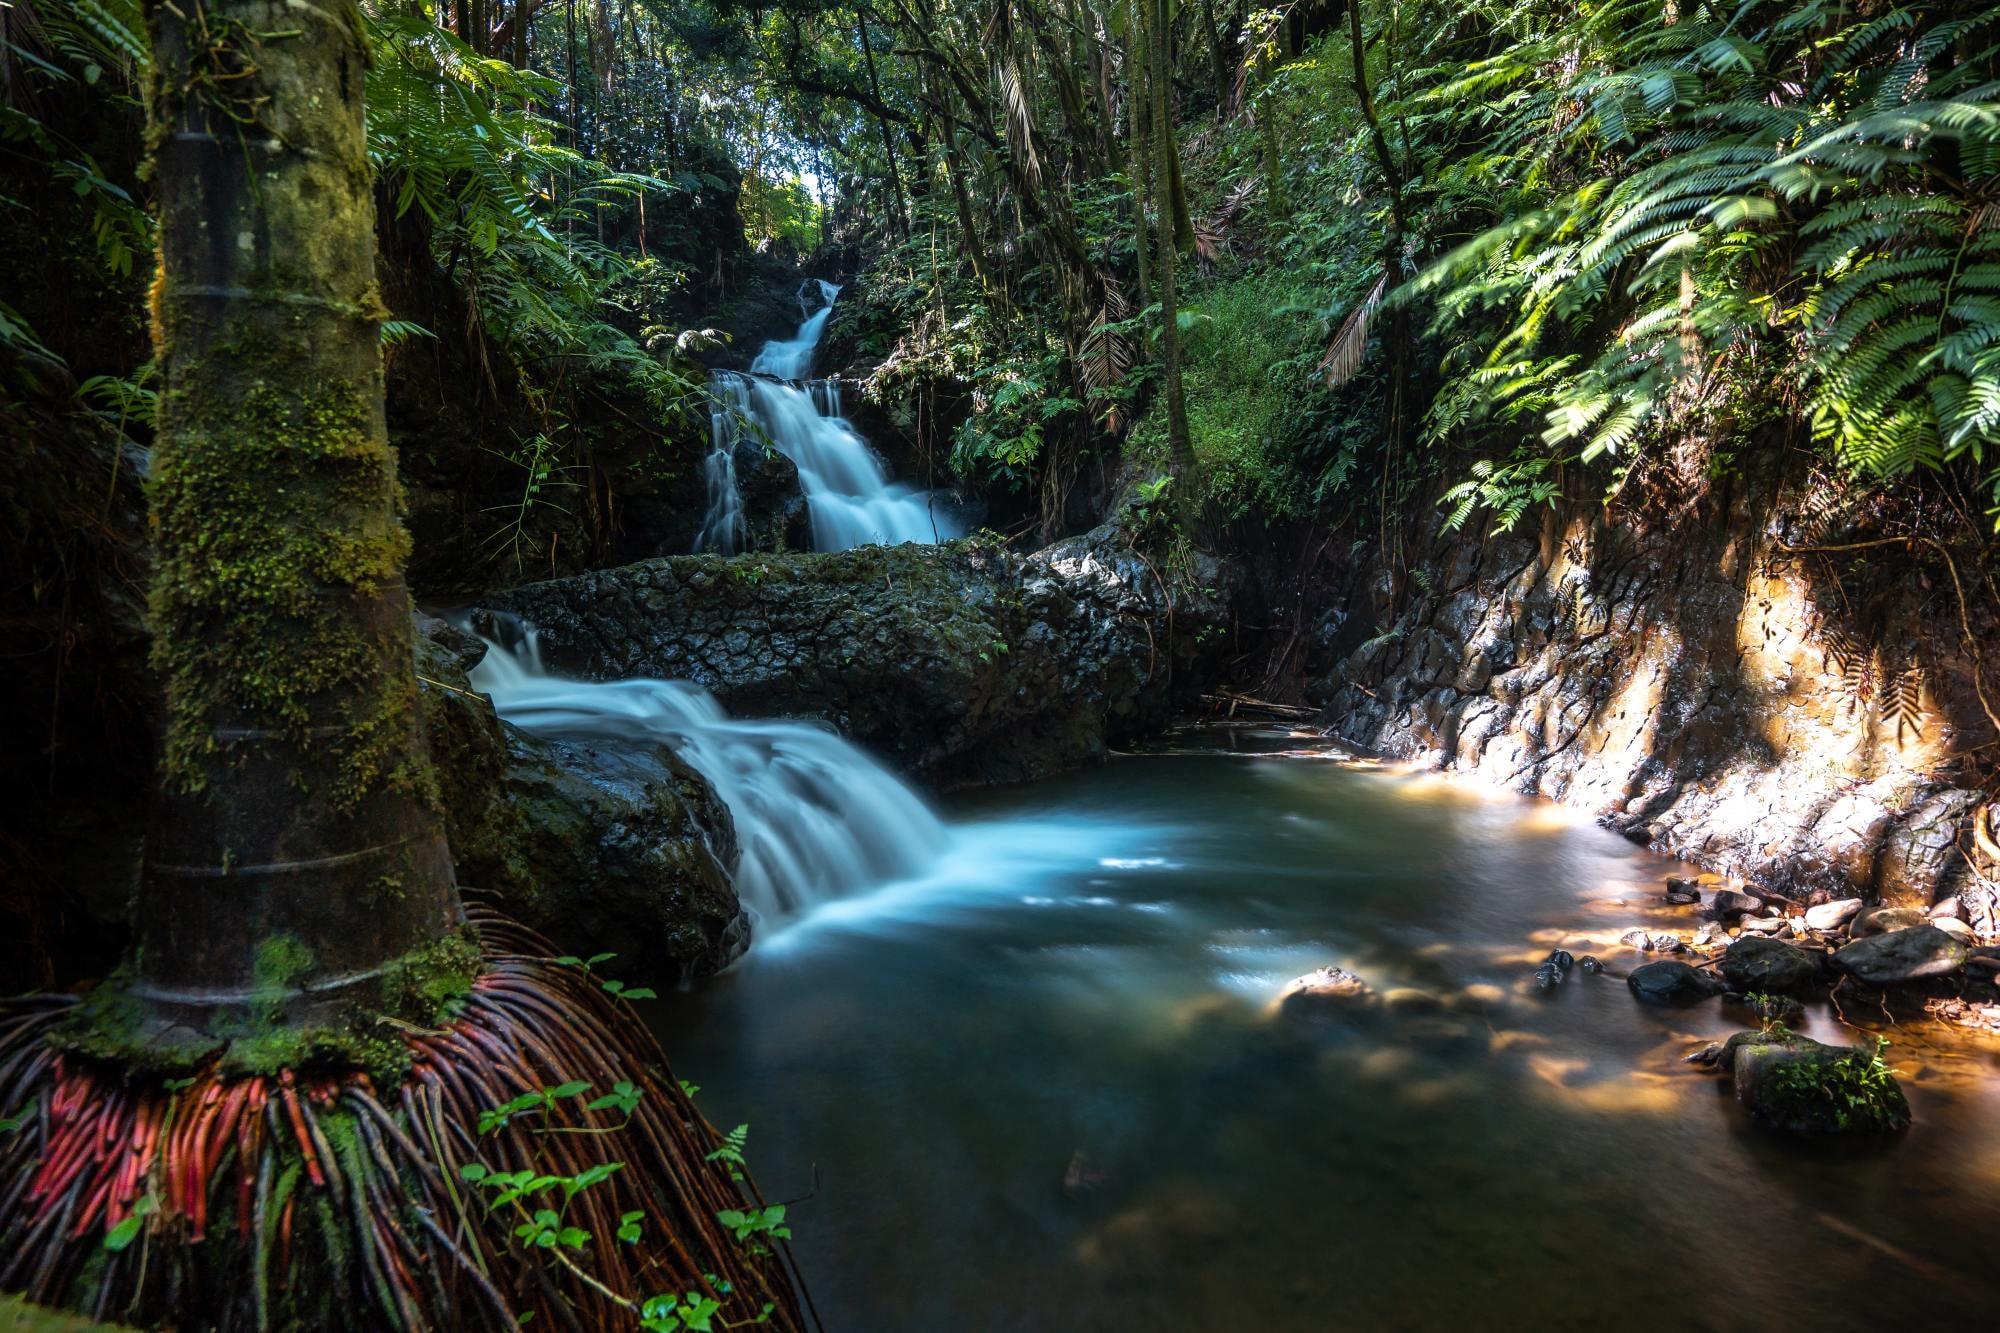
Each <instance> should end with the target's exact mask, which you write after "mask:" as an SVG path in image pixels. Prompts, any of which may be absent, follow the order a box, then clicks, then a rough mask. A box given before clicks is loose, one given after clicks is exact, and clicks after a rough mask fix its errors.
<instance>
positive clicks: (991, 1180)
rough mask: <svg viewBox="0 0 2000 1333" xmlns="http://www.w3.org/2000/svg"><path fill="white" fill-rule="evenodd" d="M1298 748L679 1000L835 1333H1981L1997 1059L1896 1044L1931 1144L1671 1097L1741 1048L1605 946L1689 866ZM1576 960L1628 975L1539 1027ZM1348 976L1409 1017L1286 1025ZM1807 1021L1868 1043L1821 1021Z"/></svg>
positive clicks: (1129, 808) (1059, 805)
mask: <svg viewBox="0 0 2000 1333" xmlns="http://www.w3.org/2000/svg"><path fill="white" fill-rule="evenodd" d="M1300 743H1301V742H1299V741H1297V740H1293V739H1288V738H1285V737H1283V736H1281V735H1279V734H1277V733H1269V734H1260V733H1259V732H1257V731H1256V730H1254V729H1253V730H1243V729H1238V730H1226V731H1207V732H1196V733H1184V734H1183V735H1182V736H1181V737H1179V738H1178V739H1177V740H1176V741H1174V742H1172V744H1171V752H1169V753H1161V754H1155V755H1150V756H1146V757H1133V758H1125V759H1121V760H1117V761H1114V762H1113V763H1112V764H1110V765H1109V766H1107V767H1103V768H1099V769H1096V770H1093V771H1089V772H1085V773H1081V774H1077V775H1074V776H1071V777H1068V778H1065V779H1061V780H1057V781H1052V782H1047V783H1043V784H1040V785H1037V786H1034V787H1032V788H1027V789H1017V790H1011V791H1006V792H998V793H992V792H989V793H983V794H979V795H976V796H970V797H965V798H962V799H957V800H954V801H952V802H951V803H950V805H949V808H948V810H947V811H946V818H947V824H948V828H949V845H948V848H947V850H946V851H945V852H944V854H943V856H942V858H941V859H940V860H938V861H937V862H936V863H934V864H933V865H932V866H931V867H930V868H929V869H928V870H927V871H925V872H924V873H923V874H922V876H921V877H919V878H914V879H907V880H903V881H900V882H893V883H887V884H882V885H879V886H876V887H874V888H872V889H868V890H864V891H862V892H859V893H854V894H849V895H847V896H845V897H842V898H839V899H837V900H834V901H831V902H824V903H821V904H820V905H818V906H816V907H813V908H811V909H809V910H807V911H805V912H804V913H803V914H801V915H798V916H796V917H793V918H792V919H790V920H788V921H766V922H764V923H763V924H762V925H761V926H760V933H759V937H758V940H757V943H756V944H755V946H754V947H753V948H752V950H751V951H750V953H749V954H748V955H747V956H746V957H745V958H744V959H743V960H742V961H741V962H740V963H738V964H737V965H736V966H735V967H733V968H731V969H730V970H729V971H728V972H726V973H725V974H724V975H722V976H721V977H719V978H716V979H714V980H712V981H710V982H708V983H705V984H703V985H701V986H700V987H698V988H696V989H694V990H693V991H692V992H691V993H687V994H683V995H681V996H678V997H676V998H675V999H674V1000H672V1001H671V1002H670V1003H665V1004H662V1005H660V1006H659V1008H658V1018H657V1026H658V1028H659V1031H660V1035H661V1037H662V1039H663V1040H664V1042H665V1044H666V1046H667V1049H668V1050H669V1051H670V1052H671V1054H672V1058H673V1060H674V1064H675V1072H676V1074H677V1075H678V1076H679V1077H681V1078H684V1079H687V1080H690V1081H691V1082H693V1083H695V1084H698V1085H701V1086H702V1087H703V1089H704V1090H703V1091H702V1092H701V1093H700V1095H699V1097H698V1102H699V1104H701V1105H702V1106H703V1107H704V1109H705V1110H706V1111H707V1113H708V1114H709V1116H710V1117H711V1118H712V1119H714V1120H715V1121H716V1122H717V1123H719V1124H720V1125H722V1126H723V1127H724V1128H727V1127H728V1126H730V1125H733V1124H736V1123H738V1122H740V1121H748V1122H750V1127H751V1129H750V1139H749V1147H750V1158H751V1161H752V1163H753V1164H754V1166H755V1168H756V1170H757V1174H758V1179H759V1181H760V1182H761V1184H762V1185H763V1187H764V1188H765V1190H766V1191H767V1193H768V1194H769V1195H770V1197H772V1198H773V1199H797V1200H798V1201H796V1202H793V1203H792V1205H791V1222H792V1224H793V1226H794V1230H795V1234H796V1239H795V1241H794V1244H795V1246H796V1248H797V1252H798V1255H799V1258H800V1261H801V1263H802V1265H803V1267H804V1270H805V1272H806V1273H807V1275H808V1276H809V1278H810V1281H811V1283H812V1291H813V1295H814V1298H815V1300H816V1301H817V1304H818V1307H819V1311H820V1313H821V1315H822V1316H823V1317H824V1318H825V1321H826V1325H827V1327H829V1328H832V1329H840V1330H867V1331H868V1333H883V1331H885V1330H913V1331H916V1330H946V1329H980V1330H993V1329H1045V1328H1054V1327H1063V1328H1086V1329H1135V1330H1136V1329H1155V1328H1171V1329H1218V1330H1222V1329H1259V1330H1265V1329H1273V1330H1292V1329H1298V1330H1308V1329H1328V1328H1355V1329H1391V1328H1393V1329H1431V1328H1438V1329H1443V1328H1464V1327H1506V1328H1518V1327H1528V1326H1532V1325H1536V1324H1539V1323H1541V1322H1542V1321H1545V1320H1554V1321H1558V1322H1560V1323H1562V1324H1564V1325H1568V1324H1572V1323H1574V1322H1576V1321H1579V1320H1581V1321H1591V1320H1607V1321H1613V1324H1614V1326H1617V1327H1628V1328H1629V1327H1638V1328H1660V1329H1667V1328H1676V1329H1678V1328H1689V1327H1693V1328H1702V1329H1718V1330H1734V1329H1744V1330H1751V1329H1757V1330H1768V1329H1772V1328H1786V1327H1800V1326H1802V1324H1801V1316H1800V1314H1799V1312H1801V1311H1804V1310H1811V1311H1812V1312H1813V1313H1812V1315H1811V1316H1810V1320H1809V1322H1810V1324H1811V1326H1812V1327H1814V1328H1815V1329H1829V1328H1854V1329H1862V1328H1868V1329H1877V1330H1879V1329H1881V1328H1883V1327H1885V1326H1893V1324H1894V1323H1895V1322H1897V1321H1901V1322H1907V1321H1910V1320H1911V1319H1912V1318H1915V1319H1917V1320H1918V1321H1920V1322H1921V1323H1923V1324H1928V1323H1929V1322H1931V1321H1933V1320H1943V1319H1947V1318H1963V1319H1966V1320H1977V1321H1978V1322H1979V1323H1980V1324H1981V1325H1982V1326H1983V1325H1986V1324H1989V1323H1990V1320H1991V1317H1992V1311H1993V1310H1994V1309H1995V1308H1996V1306H1995V1301H1996V1300H2000V1282H1996V1278H1995V1275H1994V1270H1993V1268H1992V1266H1991V1263H1990V1256H1991V1255H1992V1254H1993V1253H1995V1252H1996V1251H2000V1079H1996V1078H1994V1074H1995V1073H1996V1068H1995V1062H1994V1057H1993V1056H1992V1055H1991V1053H1990V1052H1975V1051H1969V1050H1968V1049H1966V1048H1963V1047H1960V1048H1956V1049H1954V1048H1951V1047H1940V1048H1938V1049H1931V1048H1930V1047H1928V1046H1927V1045H1926V1034H1925V1031H1924V1030H1923V1029H1921V1028H1917V1027H1906V1028H1904V1029H1901V1030H1897V1031H1895V1032H1892V1033H1891V1035H1892V1036H1893V1037H1894V1038H1895V1045H1893V1046H1892V1047H1891V1048H1890V1051H1889V1055H1888V1058H1889V1060H1890V1062H1891V1064H1892V1065H1893V1066H1894V1067H1895V1068H1896V1070H1897V1072H1898V1073H1899V1075H1900V1076H1902V1078H1903V1080H1904V1084H1905V1087H1906V1089H1907V1091H1908V1093H1909V1095H1910V1099H1911V1103H1912V1106H1913V1108H1914V1111H1915V1116H1916V1123H1915V1126H1914V1128H1912V1130H1911V1131H1910V1132H1909V1134H1908V1136H1907V1138H1906V1139H1905V1140H1904V1141H1902V1142H1899V1143H1896V1144H1893V1145H1890V1146H1888V1147H1887V1148H1885V1149H1882V1150H1879V1151H1871V1152H1859V1153H1841V1154H1835V1153H1832V1152H1829V1151H1827V1150H1824V1149H1813V1148H1804V1147H1799V1146H1796V1145H1793V1144H1789V1143H1785V1142H1781V1141H1778V1140H1776V1139H1774V1138H1772V1137H1770V1136H1769V1135H1767V1134H1766V1133H1764V1132H1763V1131H1761V1130H1759V1129H1757V1128H1756V1127H1754V1126H1752V1125H1751V1124H1749V1123H1748V1122H1747V1121H1746V1119H1745V1117H1744V1116H1743V1115H1742V1113H1741V1112H1740V1110H1739V1109H1738V1108H1737V1107H1736V1106H1734V1105H1733V1103H1732V1101H1731V1098H1730V1094H1729V1092H1728V1089H1727V1085H1726V1083H1725V1082H1723V1081H1721V1080H1717V1079H1715V1078H1713V1077H1711V1076H1709V1075H1707V1074H1705V1073H1702V1072H1699V1071H1696V1070H1693V1069H1690V1068H1688V1067H1686V1066H1684V1065H1683V1064H1682V1063H1681V1057H1682V1056H1683V1055H1684V1054H1686V1053H1687V1052H1688V1051H1689V1050H1691V1049H1692V1048H1693V1047H1694V1045H1695V1044H1696V1042H1697V1041H1698V1040H1699V1039H1702V1038H1705V1037H1709V1036H1713V1035H1720V1034H1723V1033H1726V1032H1729V1031H1732V1030H1735V1029H1736V1028H1739V1027H1741V1026H1744V1025H1745V1024H1744V1023H1743V1022H1741V1021H1735V1020H1734V1019H1733V1018H1732V1016H1731V1015H1730V1014H1729V1013H1727V1012H1725V1011H1723V1010H1721V1009H1719V1008H1718V1006H1717V1005H1716V1004H1714V1003H1710V1004H1707V1005H1705V1006H1702V1007H1699V1008H1695V1009H1691V1010H1685V1009H1683V1010H1675V1009H1652V1008H1647V1007H1644V1006H1641V1005H1639V1004H1637V1003H1636V1002H1635V1001H1634V1000H1633V998H1632V996H1631V994H1630V993H1629V991H1628V989H1627V987H1626V986H1625V985H1624V983H1623V981H1622V980H1621V979H1620V978H1621V977H1622V976H1623V975H1624V974H1625V973H1626V972H1628V971H1629V970H1630V969H1631V968H1632V967H1634V966H1636V965H1637V964H1638V963H1639V962H1642V961H1645V956H1643V955H1640V954H1637V953H1635V952H1633V951H1631V950H1629V949H1624V948H1621V947H1619V946H1618V945H1617V944H1616V943H1615V940H1616V939H1617V937H1618V935H1619V934H1620V933H1622V932H1623V931H1624V930H1626V929H1628V928H1630V927H1631V926H1634V925H1641V924H1643V925H1648V926H1652V927H1655V928H1659V929H1667V928H1671V927H1674V926H1679V927H1681V928H1682V929H1686V928H1687V927H1688V926H1690V925H1691V924H1692V920H1691V919H1690V918H1689V917H1688V915H1687V913H1688V911H1689V909H1686V908H1670V907H1667V906H1666V905H1665V904H1664V903H1662V902H1661V901H1660V898H1659V895H1660V888H1661V881H1662V878H1663V876H1664V875H1666V874H1667V873H1669V872H1677V871H1678V872H1679V873H1692V872H1688V871H1686V869H1685V867H1677V865H1676V863H1673V862H1669V861H1666V860H1663V859H1661V858H1658V857H1655V856H1653V855H1651V854H1648V853H1646V852H1643V851H1640V850H1638V849H1636V848H1634V847H1633V846H1632V845H1631V844H1629V843H1627V842H1625V841H1623V840H1622V839H1619V838H1617V837H1615V836H1613V835H1612V834H1609V833H1607V832H1604V831H1603V830H1600V829H1598V828H1596V827H1594V826H1592V825H1590V824H1589V823H1588V822H1587V821H1583V820H1581V819H1580V818H1579V817H1578V816H1576V815H1574V814H1571V813H1569V812H1565V811H1562V810H1560V809H1558V808H1556V807H1552V806H1549V805H1545V804H1539V803H1532V802H1529V801H1526V800H1524V799H1518V798H1514V797H1511V796H1505V795H1500V794H1496V793H1494V792H1492V791H1490V790H1482V789H1480V788H1477V787H1471V786H1466V785H1460V784H1455V783H1453V782H1450V781H1447V780H1445V779H1443V778H1439V777H1436V776H1429V775H1413V774H1405V773H1399V772H1396V771H1393V770H1387V769H1380V768H1374V767H1371V766H1367V765H1359V764H1350V763H1344V762H1333V761H1332V759H1333V757H1332V756H1330V755H1328V754H1325V753H1323V752H1320V753H1315V752H1312V751H1310V750H1308V751H1306V752H1304V753H1300V752H1297V751H1292V750H1291V747H1293V746H1295V745H1298V744H1300ZM1274 750H1277V751H1287V752H1288V754H1287V756H1286V757H1280V756H1279V755H1276V754H1270V753H1266V752H1269V751H1274ZM1558 946H1562V947H1567V948H1570V949H1572V950H1573V951H1575V952H1577V953H1578V954H1579V955H1581V954H1582V953H1584V952H1593V953H1596V954H1598V955H1599V956H1601V957H1602V959H1603V960H1604V962H1605V964H1606V965H1607V969H1608V970H1607V972H1606V973H1605V974H1604V975H1599V976H1590V975H1585V974H1584V973H1583V972H1582V971H1581V970H1579V971H1577V972H1575V973H1573V974H1572V975H1571V977H1570V979H1569V981H1568V982H1567V983H1566V984H1565V985H1563V986H1562V987H1560V988H1559V989H1558V990H1557V991H1556V992H1555V993H1554V994H1552V995H1548V996H1543V995H1539V994H1536V993H1535V992H1534V990H1533V989H1532V987H1531V985H1530V984H1529V982H1528V978H1529V975H1530V974H1531V972H1532V971H1533V969H1534V966H1535V964H1536V963H1537V962H1539V961H1540V960H1541V959H1542V958H1543V957H1545V956H1546V955H1547V954H1548V952H1549V951H1550V950H1551V949H1553V948H1555V947H1558ZM1329 963H1337V964H1340V965H1343V966H1346V967H1349V968H1351V969H1353V970H1354V971H1356V972H1359V973H1360V974H1361V975H1362V976H1364V977H1365V978H1367V980H1368V981H1369V982H1370V983H1371V984H1372V985H1373V986H1374V987H1375V988H1376V990H1377V991H1379V992H1385V993H1386V1003H1384V1004H1383V1005H1382V1006H1380V1007H1379V1010H1378V1011H1377V1012H1376V1013H1375V1014H1373V1015H1364V1016H1359V1017H1356V1018H1353V1019H1351V1020H1347V1019H1343V1020H1341V1021H1338V1022H1334V1023H1330V1024H1315V1025H1306V1026H1301V1025H1299V1024H1297V1023H1296V1022H1293V1021H1290V1020H1284V1019H1278V1018H1275V1017H1274V1016H1272V1015H1271V1014H1270V1012H1269V1008H1270V1001H1271V999H1272V997H1273V996H1274V995H1275V994H1276V993H1277V992H1278V991H1279V990H1280V988H1281V987H1282V986H1283V984H1284V982H1285V981H1286V980H1287V979H1288V978H1290V977H1293V976H1295V975H1298V974H1300V973H1302V972H1305V971H1307V970H1309V969H1311V968H1315V967H1319V966H1322V965H1325V964H1329ZM1806 1030H1807V1031H1809V1032H1811V1033H1812V1034H1813V1035H1815V1036H1818V1037H1820V1038H1821V1039H1823V1040H1842V1039H1847V1040H1852V1039H1854V1038H1853V1035H1852V1034H1851V1033H1850V1034H1846V1035H1845V1036H1843V1030H1842V1029H1841V1028H1840V1027H1839V1025H1838V1023H1837V1022H1836V1021H1835V1019H1834V1017H1833V1015H1832V1014H1831V1013H1830V1012H1829V1011H1826V1010H1825V1009H1824V1008H1823V1007H1822V1008H1820V1009H1816V1010H1815V1011H1813V1012H1812V1013H1811V1014H1810V1015H1809V1018H1808V1020H1807V1024H1806ZM815 1182H816V1189H815ZM798 1196H810V1197H805V1198H802V1199H801V1198H798Z"/></svg>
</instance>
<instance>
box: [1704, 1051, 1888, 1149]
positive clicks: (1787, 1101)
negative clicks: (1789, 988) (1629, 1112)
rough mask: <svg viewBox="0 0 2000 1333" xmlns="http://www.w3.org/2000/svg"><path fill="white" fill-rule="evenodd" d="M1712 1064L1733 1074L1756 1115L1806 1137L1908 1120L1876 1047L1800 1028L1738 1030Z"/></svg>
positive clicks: (1871, 1130) (1882, 1129) (1878, 1129)
mask: <svg viewBox="0 0 2000 1333" xmlns="http://www.w3.org/2000/svg"><path fill="white" fill-rule="evenodd" d="M1712 1063H1713V1064H1714V1065H1715V1067H1717V1068H1719V1069H1725V1070H1728V1071H1729V1072H1730V1074H1731V1075H1732V1076H1733V1078H1734V1082H1735V1088H1736V1100H1737V1101H1739V1102H1741V1103H1742V1104H1743V1106H1744V1107H1745V1108H1746V1109H1747V1110H1748V1111H1749V1112H1750V1115H1751V1117H1752V1118H1753V1119H1755V1120H1757V1121H1759V1122H1760V1123H1762V1124H1765V1125H1768V1126H1770V1127H1771V1128H1773V1129H1777V1130H1780V1131H1782V1132H1784V1133H1788V1134H1795V1135H1799V1136H1801V1137H1808V1138H1827V1137H1838V1136H1866V1135H1875V1134H1884V1133H1891V1132H1894V1131H1896V1130H1900V1129H1903V1128H1904V1127H1906V1126H1907V1125H1908V1124H1909V1123H1910V1106H1909V1102H1908V1101H1907V1100H1906V1099H1905V1098H1904V1096H1903V1090H1902V1087H1901V1086H1900V1085H1899V1084H1898V1083H1897V1082H1896V1077H1895V1075H1893V1074H1891V1073H1890V1072H1889V1071H1888V1069H1887V1068H1886V1067H1885V1066H1884V1065H1883V1064H1882V1063H1881V1060H1880V1058H1879V1055H1878V1053H1877V1052H1875V1051H1872V1050H1859V1049H1856V1048H1854V1047H1848V1046H1824V1045H1821V1044H1820V1043H1819V1042H1816V1041H1814V1040H1812V1039H1811V1038H1810V1037H1802V1036H1799V1035H1798V1034H1796V1033H1786V1034H1783V1035H1779V1034H1776V1033H1772V1032H1739V1033H1737V1034H1736V1035H1734V1036H1732V1037H1731V1038H1729V1040H1728V1041H1726V1042H1724V1043H1722V1045H1721V1047H1720V1048H1719V1049H1718V1050H1716V1052H1715V1054H1714V1056H1713V1059H1712Z"/></svg>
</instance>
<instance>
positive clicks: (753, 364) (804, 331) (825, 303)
mask: <svg viewBox="0 0 2000 1333" xmlns="http://www.w3.org/2000/svg"><path fill="white" fill-rule="evenodd" d="M812 281H814V282H816V283H818V284H819V299H820V307H819V309H817V310H808V309H806V302H805V289H804V288H803V287H802V288H800V291H799V313H800V314H802V315H804V316H805V317H806V318H805V323H803V324H801V325H799V331H798V332H797V333H794V334H793V335H792V336H791V337H789V338H773V339H771V341H769V342H767V343H765V344H764V345H763V347H761V348H759V349H758V351H757V355H756V356H755V357H753V358H751V361H750V369H751V371H752V372H753V373H755V374H758V375H770V376H773V377H775V378H777V379H781V380H802V379H805V378H806V377H807V376H809V375H811V374H812V364H813V353H815V352H817V351H818V350H819V340H820V335H821V334H823V333H825V332H826V322H827V321H828V320H829V319H831V318H833V303H834V300H835V299H836V298H837V297H839V295H840V288H839V287H837V286H835V285H834V284H833V283H830V282H828V281H827V280H826V279H825V278H814V279H812Z"/></svg>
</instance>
